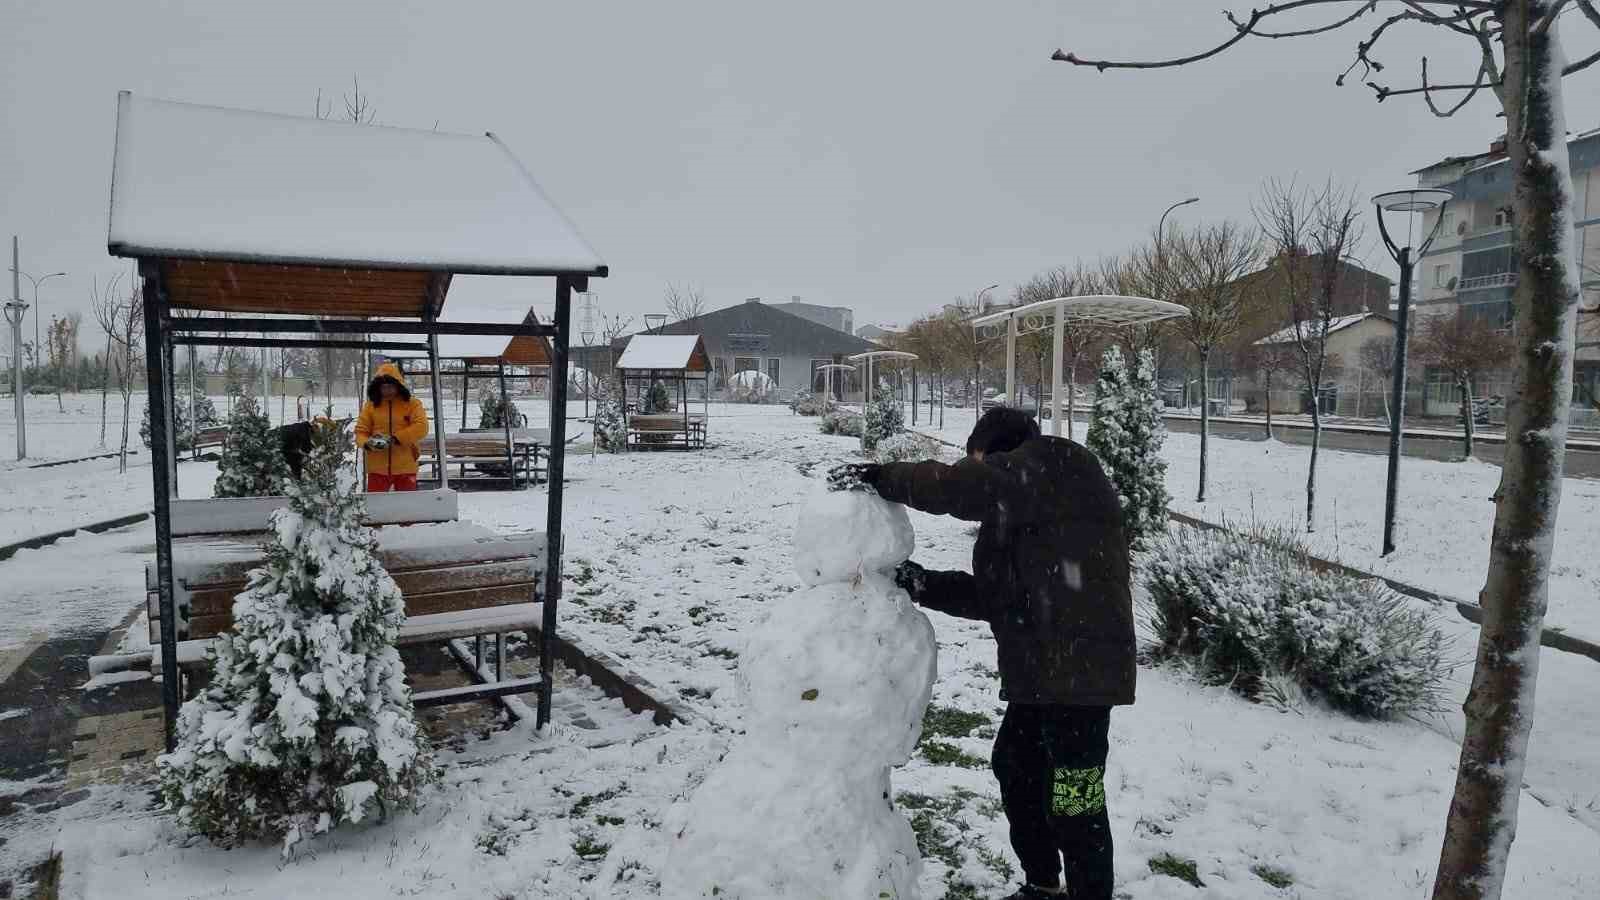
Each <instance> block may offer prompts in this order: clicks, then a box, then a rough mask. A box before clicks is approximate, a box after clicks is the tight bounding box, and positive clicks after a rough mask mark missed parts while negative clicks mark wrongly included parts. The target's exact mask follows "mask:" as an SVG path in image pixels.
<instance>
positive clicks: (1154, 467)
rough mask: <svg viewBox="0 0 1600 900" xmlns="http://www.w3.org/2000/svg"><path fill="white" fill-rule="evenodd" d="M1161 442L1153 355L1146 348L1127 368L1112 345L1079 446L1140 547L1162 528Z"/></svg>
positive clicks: (1164, 516) (1130, 538)
mask: <svg viewBox="0 0 1600 900" xmlns="http://www.w3.org/2000/svg"><path fill="white" fill-rule="evenodd" d="M1166 440H1167V426H1166V422H1165V421H1164V420H1163V419H1162V418H1161V397H1160V391H1159V390H1158V388H1157V385H1156V372H1155V357H1154V356H1153V355H1152V354H1151V353H1150V351H1148V350H1146V351H1144V352H1142V353H1141V354H1140V355H1139V364H1138V365H1137V366H1135V367H1133V369H1132V370H1129V368H1128V367H1127V365H1126V364H1125V363H1124V362H1123V359H1122V351H1121V350H1120V349H1118V348H1117V347H1116V346H1115V345H1112V346H1111V347H1110V348H1108V349H1107V350H1106V352H1105V356H1104V357H1102V358H1101V361H1100V373H1099V377H1098V379H1097V381H1096V383H1095V399H1094V410H1093V412H1092V414H1091V417H1090V420H1089V435H1088V438H1087V439H1086V441H1085V446H1087V447H1088V448H1089V449H1090V450H1092V451H1094V455H1095V456H1097V457H1099V459H1100V465H1101V467H1102V468H1104V469H1105V470H1106V474H1107V475H1108V476H1110V478H1111V483H1112V484H1114V485H1116V488H1117V495H1118V497H1119V498H1120V499H1121V501H1122V525H1123V529H1124V530H1125V531H1126V533H1127V535H1128V543H1129V544H1130V545H1132V546H1133V547H1136V548H1137V547H1142V546H1144V545H1145V543H1146V542H1147V541H1148V540H1149V539H1150V538H1151V537H1153V536H1155V535H1159V534H1161V533H1162V532H1163V531H1164V530H1165V529H1166V527H1167V503H1168V501H1169V500H1170V499H1171V498H1170V496H1169V495H1168V494H1167V463H1166V460H1164V459H1162V458H1161V445H1162V444H1164V443H1166Z"/></svg>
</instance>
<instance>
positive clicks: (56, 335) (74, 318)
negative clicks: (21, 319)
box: [44, 313, 83, 412]
mask: <svg viewBox="0 0 1600 900" xmlns="http://www.w3.org/2000/svg"><path fill="white" fill-rule="evenodd" d="M82 324H83V316H82V315H81V314H79V313H72V314H70V315H68V316H66V317H65V318H63V317H60V316H51V317H50V327H49V328H48V329H46V331H45V342H44V343H45V351H46V352H47V353H48V354H49V358H50V368H51V370H52V371H53V374H54V377H53V378H52V380H53V381H54V382H55V383H56V409H57V411H59V412H66V409H67V408H66V406H65V404H63V403H62V401H61V391H62V389H63V388H64V387H65V386H66V382H67V376H68V375H69V374H71V369H72V363H73V361H74V360H76V359H77V357H78V329H79V327H80V326H82Z"/></svg>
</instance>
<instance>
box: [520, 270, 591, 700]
mask: <svg viewBox="0 0 1600 900" xmlns="http://www.w3.org/2000/svg"><path fill="white" fill-rule="evenodd" d="M575 287H576V289H577V290H579V291H585V290H588V289H589V279H588V278H583V277H576V278H575V277H573V276H569V275H558V276H556V321H555V329H556V333H555V337H554V339H553V340H551V342H550V462H549V478H550V483H549V492H548V495H547V504H546V522H545V534H546V536H547V543H548V546H547V547H546V553H547V562H546V564H545V573H544V578H545V590H544V610H543V613H544V615H543V618H544V622H543V627H542V628H541V629H540V636H539V671H540V672H541V673H542V674H543V678H542V679H541V681H540V683H539V703H538V713H537V715H536V716H535V719H534V724H535V726H536V727H538V728H543V727H544V726H545V725H546V724H548V723H549V721H550V692H551V682H552V680H553V678H552V677H551V674H552V672H553V668H552V662H553V661H552V659H551V650H552V647H553V645H554V642H555V638H556V608H557V607H558V606H559V605H560V603H561V502H562V496H563V495H564V494H565V493H566V490H565V487H566V485H565V480H566V478H565V471H564V470H565V468H566V456H567V453H566V450H567V341H568V338H569V337H570V330H571V328H570V326H571V322H572V291H573V289H574V288H575Z"/></svg>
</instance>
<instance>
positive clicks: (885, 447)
mask: <svg viewBox="0 0 1600 900" xmlns="http://www.w3.org/2000/svg"><path fill="white" fill-rule="evenodd" d="M874 455H875V456H876V458H877V460H878V462H880V463H893V462H921V461H923V460H925V459H938V458H939V443H938V441H935V440H934V439H933V438H930V437H927V436H926V435H921V434H914V433H912V432H909V431H902V432H900V433H899V434H896V435H892V436H890V437H887V438H885V439H883V440H882V441H880V442H879V443H878V449H877V450H876V451H875V452H874Z"/></svg>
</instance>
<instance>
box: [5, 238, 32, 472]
mask: <svg viewBox="0 0 1600 900" xmlns="http://www.w3.org/2000/svg"><path fill="white" fill-rule="evenodd" d="M21 265H22V263H21V261H20V259H19V257H18V252H17V236H16V235H14V234H13V235H12V236H11V301H10V302H9V303H7V304H6V321H7V322H9V323H10V324H11V395H12V397H13V398H14V399H15V402H16V409H17V459H23V458H25V457H27V455H28V422H27V416H26V414H25V413H24V412H23V404H22V394H23V390H22V317H23V316H25V315H27V314H28V304H26V303H23V302H22V278H21V272H22V268H21Z"/></svg>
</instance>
